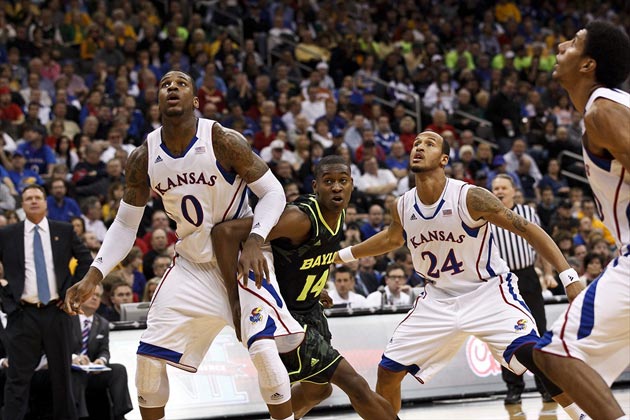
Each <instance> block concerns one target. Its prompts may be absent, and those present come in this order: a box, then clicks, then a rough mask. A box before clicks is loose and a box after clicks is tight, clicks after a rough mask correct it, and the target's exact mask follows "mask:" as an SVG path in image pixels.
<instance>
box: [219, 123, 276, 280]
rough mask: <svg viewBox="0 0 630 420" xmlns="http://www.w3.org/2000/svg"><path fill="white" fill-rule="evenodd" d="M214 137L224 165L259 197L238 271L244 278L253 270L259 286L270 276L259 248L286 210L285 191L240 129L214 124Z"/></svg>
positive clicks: (220, 161)
mask: <svg viewBox="0 0 630 420" xmlns="http://www.w3.org/2000/svg"><path fill="white" fill-rule="evenodd" d="M212 138H213V142H214V150H215V153H216V156H217V160H218V161H219V163H220V164H221V166H223V167H224V168H225V169H227V170H229V171H234V172H236V173H237V174H238V175H240V176H241V178H243V180H244V181H245V182H246V183H247V185H248V186H249V188H250V190H252V192H253V193H254V194H256V196H257V197H258V204H257V205H256V209H255V210H254V220H253V226H252V229H251V231H250V235H249V237H248V238H247V240H246V241H245V243H244V244H243V250H242V252H241V256H240V258H239V272H240V274H241V275H242V276H244V277H245V276H247V275H248V273H249V271H253V273H254V278H255V279H256V284H257V285H258V286H259V287H260V285H261V284H262V280H263V278H268V277H269V267H267V260H265V258H264V257H263V255H262V252H261V250H260V247H261V246H262V245H263V243H264V242H265V239H266V238H267V235H268V234H269V232H270V231H271V229H272V228H273V227H274V226H275V224H276V223H277V222H278V219H279V218H280V215H281V214H282V211H283V210H284V205H285V203H286V198H285V196H284V190H283V189H282V185H280V182H279V181H278V180H277V179H276V177H275V176H274V175H273V174H272V173H271V171H270V170H269V167H267V164H266V163H265V162H264V161H263V160H262V159H261V158H259V157H258V156H256V154H254V153H253V152H252V149H251V147H250V146H249V144H248V143H247V140H246V139H245V137H243V136H242V135H241V134H240V133H239V132H237V131H235V130H232V129H229V128H224V127H222V126H221V125H220V124H218V123H215V124H214V126H213V128H212Z"/></svg>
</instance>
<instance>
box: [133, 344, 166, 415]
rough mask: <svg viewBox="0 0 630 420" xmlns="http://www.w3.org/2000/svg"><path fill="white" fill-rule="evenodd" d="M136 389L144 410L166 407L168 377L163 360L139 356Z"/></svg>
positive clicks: (139, 402)
mask: <svg viewBox="0 0 630 420" xmlns="http://www.w3.org/2000/svg"><path fill="white" fill-rule="evenodd" d="M137 363H138V366H137V370H136V389H137V390H138V405H140V407H144V408H155V407H164V406H165V405H166V402H167V401H168V393H169V387H168V376H166V363H165V362H164V361H162V360H158V359H154V358H151V357H146V356H142V355H138V356H137Z"/></svg>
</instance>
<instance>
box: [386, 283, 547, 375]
mask: <svg viewBox="0 0 630 420" xmlns="http://www.w3.org/2000/svg"><path fill="white" fill-rule="evenodd" d="M517 284H518V279H517V277H516V276H515V275H514V274H512V273H508V274H506V275H505V276H499V277H495V278H493V279H491V280H489V281H488V282H486V283H483V284H481V285H480V286H479V288H478V289H476V290H474V291H472V292H469V293H466V294H463V295H460V296H456V297H451V296H447V295H446V294H445V293H444V292H443V291H441V290H439V289H437V288H436V287H435V286H433V285H431V284H429V285H427V286H426V287H425V293H424V294H423V295H420V296H419V297H418V298H417V299H416V302H415V304H414V307H413V308H412V309H411V310H410V311H409V313H408V314H407V317H406V318H405V319H404V320H403V321H402V322H401V323H400V324H399V325H398V327H397V328H396V330H395V331H394V334H393V336H392V338H391V339H390V340H389V343H388V344H387V347H386V349H385V352H384V353H383V358H382V360H381V362H380V366H381V367H383V368H385V369H388V370H392V371H396V372H400V371H408V372H409V373H411V374H412V375H414V376H415V378H416V379H417V380H418V381H420V382H421V383H426V382H427V381H429V380H430V379H431V378H432V377H433V376H434V375H435V374H436V373H437V372H438V371H440V370H441V369H442V368H443V367H444V366H446V364H447V363H448V362H449V361H450V360H451V359H452V358H453V357H454V356H455V355H456V354H457V352H458V351H459V349H460V348H461V346H462V345H463V344H464V342H465V341H466V339H467V338H468V336H470V335H473V336H475V337H477V338H478V339H480V340H482V341H483V342H485V343H486V344H487V345H488V347H489V348H490V351H492V354H493V356H494V358H495V359H496V360H497V361H499V363H501V364H502V365H503V366H505V367H507V368H509V369H510V370H512V371H513V372H515V373H516V374H519V375H520V374H522V373H523V372H525V370H526V369H525V367H524V366H523V365H521V364H520V363H519V362H518V360H516V357H512V355H513V354H514V352H515V351H516V349H517V348H519V347H520V346H522V345H523V344H526V343H532V342H536V341H537V340H538V335H537V333H536V323H535V321H534V319H533V317H532V315H531V313H530V311H529V308H528V307H527V305H526V304H525V302H524V301H523V298H521V296H520V294H519V292H518V285H517Z"/></svg>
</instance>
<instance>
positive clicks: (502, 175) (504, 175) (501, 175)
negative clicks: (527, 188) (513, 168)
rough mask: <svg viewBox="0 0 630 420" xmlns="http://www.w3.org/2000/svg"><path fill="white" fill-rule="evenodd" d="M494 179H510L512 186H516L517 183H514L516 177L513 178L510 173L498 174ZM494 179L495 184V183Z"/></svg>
mask: <svg viewBox="0 0 630 420" xmlns="http://www.w3.org/2000/svg"><path fill="white" fill-rule="evenodd" d="M494 179H505V180H507V181H510V185H511V186H512V188H516V184H515V183H514V178H512V177H511V176H510V175H508V174H497V176H495V177H494ZM494 179H493V180H492V183H493V184H494Z"/></svg>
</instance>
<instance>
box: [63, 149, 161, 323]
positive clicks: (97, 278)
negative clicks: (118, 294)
mask: <svg viewBox="0 0 630 420" xmlns="http://www.w3.org/2000/svg"><path fill="white" fill-rule="evenodd" d="M148 154H149V150H148V148H147V144H146V142H145V143H144V144H142V145H141V146H140V147H138V148H136V149H135V150H134V151H133V152H131V154H130V155H129V158H128V159H127V167H126V168H125V179H126V185H125V192H124V195H123V198H122V200H121V202H120V207H119V209H118V213H117V214H116V218H115V219H114V222H113V223H112V225H111V226H110V228H109V229H108V230H107V234H106V235H105V239H104V240H103V244H102V245H101V249H100V250H99V251H98V254H97V255H96V258H95V259H94V262H93V263H92V266H91V267H90V269H89V270H88V272H87V274H86V275H85V276H84V277H83V279H82V280H81V281H80V282H78V283H77V284H75V285H74V286H72V287H71V288H70V289H68V292H67V293H66V300H65V305H64V309H65V311H66V312H68V313H69V314H70V315H76V314H78V313H79V312H80V309H79V308H80V306H81V304H82V303H83V302H85V301H86V300H87V299H89V297H90V296H92V293H94V288H95V287H96V285H97V284H99V283H100V282H101V281H102V280H103V277H104V276H106V275H107V274H109V272H110V271H111V270H112V269H113V268H114V267H115V266H116V265H117V264H118V263H119V262H120V261H121V260H122V259H123V258H125V257H126V256H127V254H128V253H129V251H130V250H131V247H132V246H133V244H134V242H135V239H136V232H137V231H138V226H139V225H140V221H141V220H142V215H143V214H144V207H145V206H146V204H147V202H148V201H149V195H150V192H151V190H150V188H149V183H148V182H147V171H148Z"/></svg>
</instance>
